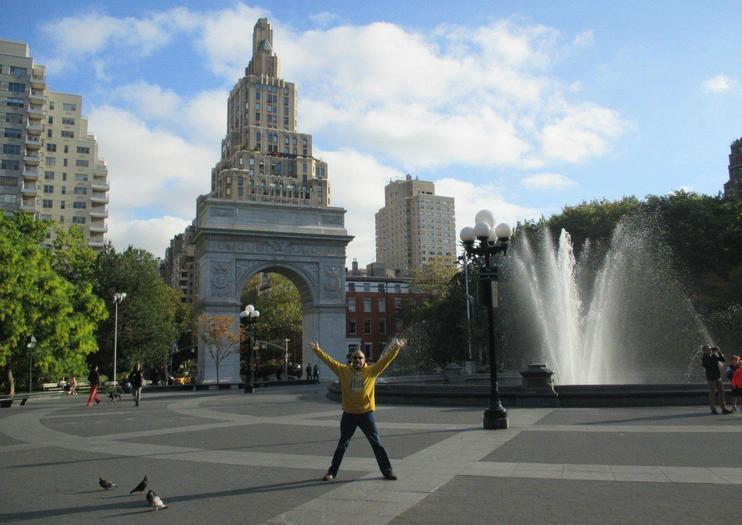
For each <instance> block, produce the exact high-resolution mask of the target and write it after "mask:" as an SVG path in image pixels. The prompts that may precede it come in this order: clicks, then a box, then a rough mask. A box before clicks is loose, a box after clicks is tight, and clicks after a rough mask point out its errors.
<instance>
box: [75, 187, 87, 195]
mask: <svg viewBox="0 0 742 525" xmlns="http://www.w3.org/2000/svg"><path fill="white" fill-rule="evenodd" d="M75 193H76V194H77V195H87V194H88V189H87V188H85V187H83V186H76V187H75Z"/></svg>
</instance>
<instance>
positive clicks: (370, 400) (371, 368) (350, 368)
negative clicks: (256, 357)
mask: <svg viewBox="0 0 742 525" xmlns="http://www.w3.org/2000/svg"><path fill="white" fill-rule="evenodd" d="M405 344H406V341H405V340H404V339H397V338H394V339H393V340H392V342H391V345H390V346H389V347H388V348H387V349H386V351H384V353H383V354H382V356H381V358H380V359H379V360H378V361H377V362H376V363H374V364H372V365H369V364H367V363H366V356H365V355H364V354H363V352H361V351H360V350H356V351H355V352H353V355H352V356H351V364H350V365H344V364H342V363H340V362H338V361H336V360H335V359H333V358H332V357H330V356H329V355H327V354H326V353H324V352H323V351H322V349H321V348H320V346H319V343H318V342H317V341H314V342H312V343H309V348H310V349H311V350H313V351H314V353H315V354H317V357H319V358H320V359H321V360H322V361H323V362H324V363H325V364H326V365H327V366H328V367H330V370H332V371H333V372H334V373H335V375H336V376H337V377H338V379H339V381H340V392H341V395H342V405H343V415H342V417H341V418H340V440H339V441H338V445H337V448H336V449H335V454H334V455H333V457H332V463H331V465H330V468H329V470H328V471H327V474H325V475H324V477H323V478H322V479H323V480H324V481H330V480H332V479H334V478H335V477H337V474H338V470H339V469H340V463H341V462H342V461H343V455H345V450H346V449H347V448H348V444H349V443H350V438H352V437H353V433H354V432H355V431H356V428H357V427H360V428H361V431H362V432H363V434H364V435H365V436H366V439H368V442H369V443H370V444H371V448H372V449H373V451H374V456H376V462H377V463H378V464H379V470H381V474H382V475H383V476H384V479H388V480H396V479H397V476H396V475H395V474H394V471H393V470H392V464H391V462H390V461H389V456H388V455H387V453H386V450H385V449H384V446H383V445H382V444H381V438H380V437H379V431H378V429H377V428H376V418H375V417H374V410H375V409H376V402H375V391H376V390H375V389H376V378H377V377H379V375H381V373H382V372H383V371H384V370H385V369H386V367H387V366H389V364H390V363H391V362H392V361H394V359H395V358H396V357H397V355H398V354H399V351H400V350H401V349H402V348H403V347H404V346H405ZM314 369H315V371H316V370H317V365H315V368H314Z"/></svg>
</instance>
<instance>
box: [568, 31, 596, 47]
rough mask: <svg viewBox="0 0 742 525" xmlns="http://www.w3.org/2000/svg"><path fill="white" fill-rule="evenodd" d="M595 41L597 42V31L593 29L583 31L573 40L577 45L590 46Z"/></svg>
mask: <svg viewBox="0 0 742 525" xmlns="http://www.w3.org/2000/svg"><path fill="white" fill-rule="evenodd" d="M593 42H595V33H593V31H592V30H588V31H583V32H582V33H580V34H579V35H577V36H575V37H574V39H573V40H572V44H573V45H574V46H576V47H583V46H590V45H592V44H593Z"/></svg>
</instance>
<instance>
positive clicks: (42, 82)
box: [31, 73, 46, 89]
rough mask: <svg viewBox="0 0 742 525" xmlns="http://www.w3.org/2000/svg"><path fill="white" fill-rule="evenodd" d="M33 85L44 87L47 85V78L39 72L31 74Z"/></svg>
mask: <svg viewBox="0 0 742 525" xmlns="http://www.w3.org/2000/svg"><path fill="white" fill-rule="evenodd" d="M31 87H32V88H34V89H44V88H45V87H46V79H45V78H44V76H43V75H39V74H38V73H32V74H31Z"/></svg>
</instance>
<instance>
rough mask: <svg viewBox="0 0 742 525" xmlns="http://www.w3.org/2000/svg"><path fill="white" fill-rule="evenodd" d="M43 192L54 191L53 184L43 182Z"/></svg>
mask: <svg viewBox="0 0 742 525" xmlns="http://www.w3.org/2000/svg"><path fill="white" fill-rule="evenodd" d="M44 193H54V186H53V185H52V184H44Z"/></svg>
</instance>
